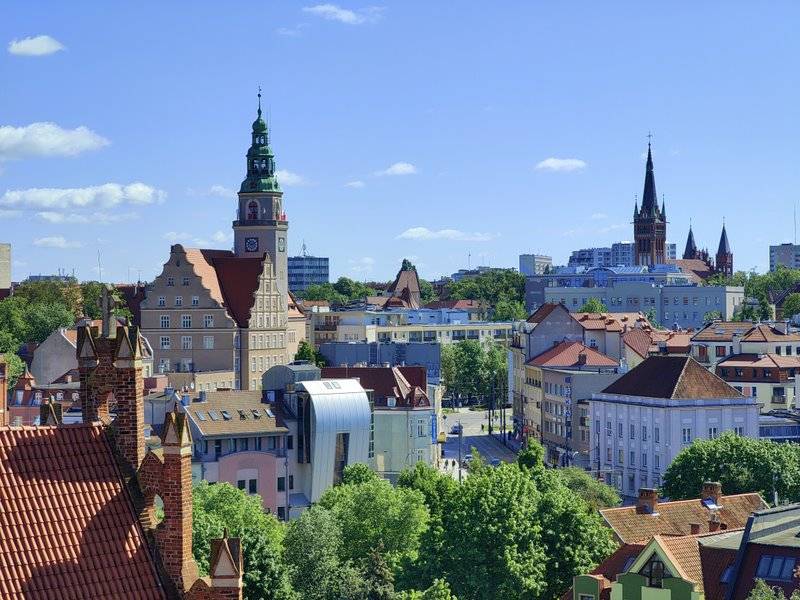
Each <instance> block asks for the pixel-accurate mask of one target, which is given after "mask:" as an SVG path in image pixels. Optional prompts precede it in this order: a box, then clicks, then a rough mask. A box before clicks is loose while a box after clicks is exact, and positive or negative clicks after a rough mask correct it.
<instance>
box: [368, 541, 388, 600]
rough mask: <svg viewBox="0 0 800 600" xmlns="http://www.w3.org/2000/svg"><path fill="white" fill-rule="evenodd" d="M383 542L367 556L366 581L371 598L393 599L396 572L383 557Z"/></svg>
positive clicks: (377, 599) (369, 597) (376, 599)
mask: <svg viewBox="0 0 800 600" xmlns="http://www.w3.org/2000/svg"><path fill="white" fill-rule="evenodd" d="M382 552H383V544H382V543H379V544H378V547H377V548H373V549H372V550H371V551H370V553H369V556H368V557H367V565H366V568H365V569H364V581H365V582H366V584H367V598H368V599H369V600H392V599H393V598H394V573H392V570H391V569H390V568H389V565H388V564H386V560H385V559H384V558H383V554H382Z"/></svg>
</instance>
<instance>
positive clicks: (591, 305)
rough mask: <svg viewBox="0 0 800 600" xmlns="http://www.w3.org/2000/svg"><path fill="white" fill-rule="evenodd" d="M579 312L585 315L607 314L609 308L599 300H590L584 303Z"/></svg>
mask: <svg viewBox="0 0 800 600" xmlns="http://www.w3.org/2000/svg"><path fill="white" fill-rule="evenodd" d="M578 312H583V313H607V312H608V307H607V306H606V305H605V304H603V302H602V301H601V300H600V299H599V298H589V299H588V300H587V301H586V302H584V303H583V306H581V307H580V309H579V310H578Z"/></svg>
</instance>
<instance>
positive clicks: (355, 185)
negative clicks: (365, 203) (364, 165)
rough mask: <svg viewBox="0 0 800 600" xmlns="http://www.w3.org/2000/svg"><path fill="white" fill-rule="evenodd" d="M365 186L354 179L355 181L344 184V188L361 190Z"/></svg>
mask: <svg viewBox="0 0 800 600" xmlns="http://www.w3.org/2000/svg"><path fill="white" fill-rule="evenodd" d="M365 185H366V184H365V183H364V182H363V181H361V180H360V179H356V180H355V181H348V182H347V183H345V184H344V187H349V188H356V189H361V188H363V187H364V186H365Z"/></svg>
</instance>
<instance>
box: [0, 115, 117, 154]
mask: <svg viewBox="0 0 800 600" xmlns="http://www.w3.org/2000/svg"><path fill="white" fill-rule="evenodd" d="M109 143H110V142H109V141H108V140H107V139H106V138H104V137H103V136H101V135H98V134H96V133H95V132H94V131H92V130H91V129H88V128H86V127H83V126H81V127H76V128H75V129H64V128H62V127H59V126H58V125H56V124H55V123H47V122H44V123H31V124H30V125H26V126H24V127H12V126H11V125H3V126H0V161H3V160H11V159H15V158H25V157H28V156H77V155H78V154H80V153H81V152H86V151H88V150H97V149H98V148H102V147H103V146H108V144H109Z"/></svg>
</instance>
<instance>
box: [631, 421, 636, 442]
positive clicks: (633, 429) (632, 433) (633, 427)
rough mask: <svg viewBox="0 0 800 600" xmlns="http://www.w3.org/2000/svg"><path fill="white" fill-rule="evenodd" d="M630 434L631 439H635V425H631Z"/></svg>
mask: <svg viewBox="0 0 800 600" xmlns="http://www.w3.org/2000/svg"><path fill="white" fill-rule="evenodd" d="M630 432H631V439H632V440H635V439H636V425H634V424H633V423H631V426H630Z"/></svg>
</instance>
